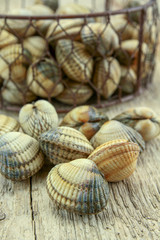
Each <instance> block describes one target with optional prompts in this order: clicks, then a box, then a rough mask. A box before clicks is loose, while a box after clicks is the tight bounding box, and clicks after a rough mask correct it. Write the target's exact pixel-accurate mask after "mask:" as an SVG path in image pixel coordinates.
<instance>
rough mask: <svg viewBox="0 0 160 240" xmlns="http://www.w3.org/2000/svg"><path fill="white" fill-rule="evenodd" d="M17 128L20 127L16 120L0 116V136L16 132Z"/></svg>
mask: <svg viewBox="0 0 160 240" xmlns="http://www.w3.org/2000/svg"><path fill="white" fill-rule="evenodd" d="M19 128H20V125H19V122H18V121H17V120H16V119H14V118H12V117H9V116H6V115H2V114H0V136H1V135H2V134H4V133H7V132H16V131H17V132H18V131H19Z"/></svg>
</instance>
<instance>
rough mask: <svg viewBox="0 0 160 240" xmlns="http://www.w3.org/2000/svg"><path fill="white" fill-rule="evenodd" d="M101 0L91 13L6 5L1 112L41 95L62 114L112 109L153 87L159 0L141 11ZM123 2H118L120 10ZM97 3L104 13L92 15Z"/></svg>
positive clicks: (0, 40) (0, 22)
mask: <svg viewBox="0 0 160 240" xmlns="http://www.w3.org/2000/svg"><path fill="white" fill-rule="evenodd" d="M37 1H44V2H45V1H46V2H49V1H50V2H52V1H53V2H54V3H55V1H56V0H37ZM126 1H127V0H126ZM11 2H12V3H13V2H14V1H11ZM17 2H18V1H17ZM70 2H71V1H70ZM75 2H76V3H77V2H78V1H75ZM81 2H82V1H80V3H81ZM84 2H87V4H88V2H89V1H84ZM100 2H101V1H98V0H97V1H96V0H95V1H93V0H92V1H91V2H90V7H89V8H88V6H87V7H85V6H84V5H83V7H82V6H81V7H80V6H78V5H74V4H71V5H70V3H68V5H67V6H64V7H63V5H62V6H60V7H59V8H58V10H57V12H56V13H55V14H54V12H53V10H52V9H51V8H48V7H47V6H45V5H44V6H42V5H39V4H38V5H31V4H29V3H30V1H26V2H25V1H23V0H22V1H21V2H19V5H20V7H21V8H20V9H18V10H16V11H14V10H13V11H10V8H13V7H12V6H11V3H10V1H4V4H2V5H1V13H4V12H5V13H6V14H1V15H0V28H1V31H0V82H1V89H0V98H1V102H0V108H1V109H6V110H7V109H8V110H14V111H16V110H19V108H20V107H21V106H22V105H23V104H26V103H28V102H32V101H34V100H36V99H39V98H43V99H48V100H49V101H50V102H52V103H53V104H54V105H55V106H56V108H57V111H58V112H67V111H69V110H70V109H71V108H73V107H75V106H77V105H80V104H91V105H94V106H97V107H106V106H110V105H113V104H116V103H118V102H124V101H127V100H129V99H132V98H134V97H135V96H136V95H137V94H139V93H140V92H141V90H143V89H144V88H146V87H147V86H148V83H150V82H151V80H152V76H153V72H154V66H155V50H156V45H157V35H158V31H157V16H158V11H157V4H156V1H155V0H150V1H148V2H146V3H145V4H144V5H141V6H137V5H136V4H135V5H133V4H132V1H131V2H130V3H128V7H129V8H124V9H121V10H119V9H117V8H118V7H119V6H118V5H116V4H114V5H113V4H111V1H103V3H102V4H100ZM120 2H121V4H120ZM124 2H125V1H124V0H123V1H118V3H119V5H120V6H123V5H124ZM60 3H61V2H60ZM114 3H115V1H114ZM26 4H28V5H26ZM125 4H126V3H125ZM75 6H76V7H75ZM77 6H78V7H77ZM97 6H101V7H102V6H103V9H104V10H103V11H102V9H100V10H101V11H100V12H94V10H93V9H95V8H97ZM117 6H118V7H117ZM2 7H4V9H2ZM57 7H58V5H57V2H56V7H55V5H54V8H57ZM54 10H55V9H54Z"/></svg>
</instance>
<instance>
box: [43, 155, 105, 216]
mask: <svg viewBox="0 0 160 240" xmlns="http://www.w3.org/2000/svg"><path fill="white" fill-rule="evenodd" d="M47 190H48V193H49V196H50V198H51V199H52V200H53V201H54V203H55V204H56V205H57V206H58V207H61V208H65V209H67V210H68V211H73V212H75V213H79V214H96V213H98V212H100V211H102V210H103V209H104V208H105V207H106V205H107V200H108V197H109V187H108V183H107V182H106V181H105V180H104V178H103V177H102V175H101V173H100V172H99V170H98V168H97V167H96V164H95V163H94V162H92V161H90V160H88V159H77V160H74V161H71V162H69V163H64V164H59V165H57V166H55V167H54V168H52V170H51V171H50V173H49V175H48V177H47Z"/></svg>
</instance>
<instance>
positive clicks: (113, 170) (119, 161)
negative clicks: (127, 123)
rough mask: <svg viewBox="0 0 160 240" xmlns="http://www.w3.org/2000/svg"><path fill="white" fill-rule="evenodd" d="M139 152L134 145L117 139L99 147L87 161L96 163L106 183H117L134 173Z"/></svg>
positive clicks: (137, 147)
mask: <svg viewBox="0 0 160 240" xmlns="http://www.w3.org/2000/svg"><path fill="white" fill-rule="evenodd" d="M139 151H140V148H139V146H138V145H137V144H136V143H133V142H128V141H127V140H124V139H118V140H113V141H109V142H106V143H104V144H102V145H100V146H99V147H98V148H96V149H95V150H94V151H93V152H92V153H91V155H90V156H89V157H88V159H90V160H92V161H94V162H95V163H96V165H97V167H98V169H99V170H100V171H101V172H102V173H103V174H104V177H105V178H106V180H107V181H108V182H118V181H121V180H123V179H125V178H127V177H129V176H130V175H131V174H132V173H133V172H134V170H135V168H136V163H137V159H138V156H139Z"/></svg>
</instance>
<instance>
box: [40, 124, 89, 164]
mask: <svg viewBox="0 0 160 240" xmlns="http://www.w3.org/2000/svg"><path fill="white" fill-rule="evenodd" d="M39 141H40V146H41V149H42V151H43V152H44V154H45V155H46V156H47V157H48V159H49V160H50V161H51V162H52V163H53V164H58V163H65V162H69V161H71V160H74V159H77V158H86V157H87V156H89V154H90V153H91V152H92V151H93V147H92V146H91V144H90V142H89V141H88V140H87V138H86V137H85V136H84V135H83V134H82V133H81V132H79V131H77V130H76V129H73V128H70V127H58V128H57V129H55V130H49V131H47V132H45V133H42V134H41V136H40V138H39Z"/></svg>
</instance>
